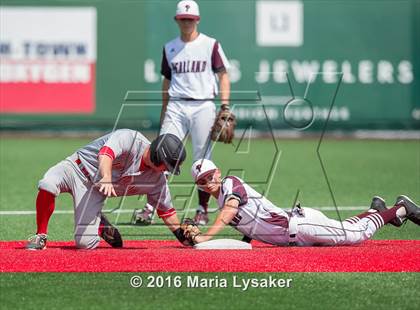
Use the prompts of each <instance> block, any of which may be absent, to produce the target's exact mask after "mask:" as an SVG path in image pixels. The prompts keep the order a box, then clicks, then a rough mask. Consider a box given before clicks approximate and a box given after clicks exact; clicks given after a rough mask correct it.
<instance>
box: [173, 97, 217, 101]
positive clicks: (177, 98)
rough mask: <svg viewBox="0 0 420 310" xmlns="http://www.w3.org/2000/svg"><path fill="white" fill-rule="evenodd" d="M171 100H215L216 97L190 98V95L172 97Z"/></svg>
mask: <svg viewBox="0 0 420 310" xmlns="http://www.w3.org/2000/svg"><path fill="white" fill-rule="evenodd" d="M169 100H173V101H174V100H175V101H176V100H179V101H209V100H214V98H206V99H195V98H188V97H185V98H184V97H170V98H169Z"/></svg>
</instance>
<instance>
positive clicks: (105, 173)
mask: <svg viewBox="0 0 420 310" xmlns="http://www.w3.org/2000/svg"><path fill="white" fill-rule="evenodd" d="M99 174H100V176H101V180H100V181H99V184H98V186H99V191H100V192H101V193H103V194H104V195H105V196H108V197H110V196H117V194H116V193H115V189H114V186H113V185H112V159H111V158H110V157H109V156H107V155H99Z"/></svg>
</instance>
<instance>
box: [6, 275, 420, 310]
mask: <svg viewBox="0 0 420 310" xmlns="http://www.w3.org/2000/svg"><path fill="white" fill-rule="evenodd" d="M132 276H141V277H142V279H143V286H142V287H140V288H133V287H131V286H130V278H131V277H132ZM149 276H152V277H155V283H157V280H156V277H159V276H161V277H163V278H164V279H167V278H168V277H171V280H170V281H169V283H172V285H173V283H174V279H175V278H176V277H180V282H181V283H182V287H180V288H176V287H173V286H172V287H168V284H167V283H168V282H166V281H163V283H165V285H164V287H155V288H147V287H145V285H146V283H151V282H150V281H148V277H149ZM188 276H191V277H194V276H197V277H199V279H212V278H213V279H216V278H217V279H218V280H219V283H221V279H226V281H227V283H228V287H227V288H223V287H219V288H217V287H211V288H193V287H187V285H188V280H187V277H188ZM234 276H235V277H237V282H236V283H237V284H239V283H241V281H242V279H245V280H250V279H252V278H255V279H258V280H260V281H261V279H268V278H269V277H270V276H271V277H272V278H275V279H285V280H286V279H291V281H290V282H289V283H290V287H288V288H286V287H283V288H275V287H271V288H261V287H259V288H257V287H254V288H248V289H247V290H245V291H244V290H242V289H243V286H242V287H240V288H235V287H232V286H233V277H234ZM206 282H209V281H206ZM418 284H419V277H418V274H415V273H408V274H398V273H301V274H300V273H239V274H229V273H225V274H220V273H219V274H215V273H196V274H187V273H154V274H149V273H143V274H131V273H107V274H106V273H67V274H54V273H44V274H34V273H25V274H21V273H14V274H13V273H6V274H2V275H1V276H0V286H1V288H2V289H1V293H0V294H1V299H2V307H3V306H5V309H6V308H7V309H114V308H115V309H349V310H354V309H417V307H418V302H419V296H418V294H416V287H418Z"/></svg>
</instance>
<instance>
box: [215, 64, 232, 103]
mask: <svg viewBox="0 0 420 310" xmlns="http://www.w3.org/2000/svg"><path fill="white" fill-rule="evenodd" d="M217 76H218V77H219V88H220V101H221V103H222V104H229V98H230V80H229V75H228V73H227V72H226V71H222V72H219V73H218V74H217Z"/></svg>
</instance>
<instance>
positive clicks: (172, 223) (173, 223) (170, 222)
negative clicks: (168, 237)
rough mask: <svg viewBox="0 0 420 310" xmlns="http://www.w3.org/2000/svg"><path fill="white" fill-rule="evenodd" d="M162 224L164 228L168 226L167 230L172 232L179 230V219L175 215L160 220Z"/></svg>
mask: <svg viewBox="0 0 420 310" xmlns="http://www.w3.org/2000/svg"><path fill="white" fill-rule="evenodd" d="M162 220H163V222H164V223H165V225H166V226H168V228H169V230H170V231H172V232H174V231H175V230H177V229H178V228H179V219H178V216H177V215H176V213H175V214H174V215H171V216H168V217H164V218H162Z"/></svg>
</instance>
